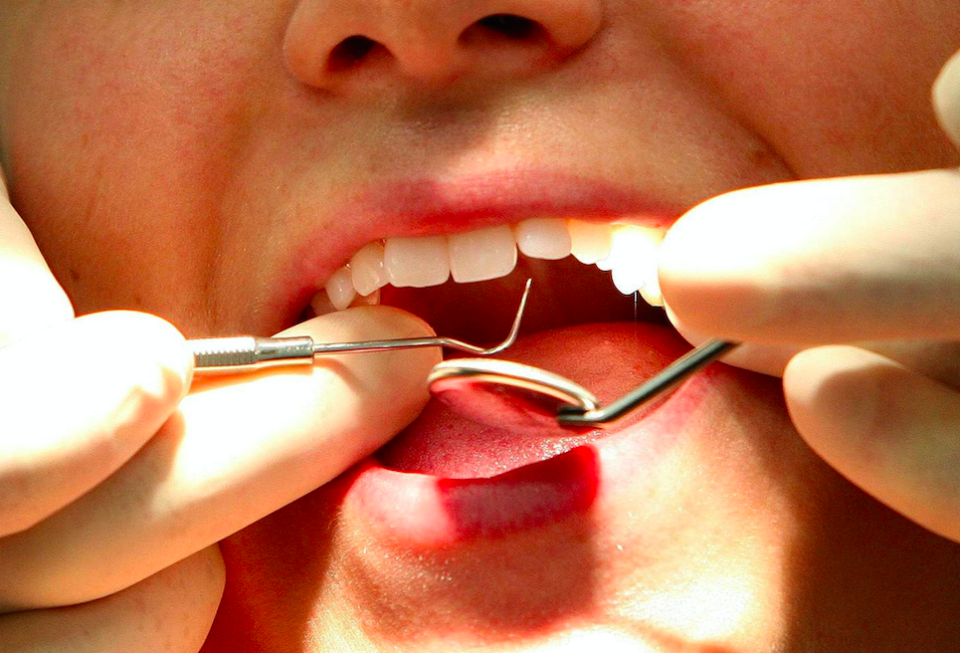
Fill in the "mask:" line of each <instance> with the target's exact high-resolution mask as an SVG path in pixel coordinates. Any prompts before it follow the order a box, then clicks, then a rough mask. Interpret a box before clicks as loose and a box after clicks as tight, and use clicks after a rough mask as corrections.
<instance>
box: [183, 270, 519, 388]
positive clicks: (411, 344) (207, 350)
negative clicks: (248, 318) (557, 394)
mask: <svg viewBox="0 0 960 653" xmlns="http://www.w3.org/2000/svg"><path fill="white" fill-rule="evenodd" d="M532 282H533V280H532V279H527V283H526V285H525V286H524V289H523V295H522V296H521V297H520V305H519V306H518V307H517V314H516V317H514V318H513V325H512V326H511V327H510V333H508V334H507V337H506V339H504V341H503V342H501V343H500V344H498V345H494V346H493V347H490V348H487V349H484V348H483V347H479V346H477V345H472V344H470V343H468V342H463V341H462V340H456V339H454V338H440V337H434V338H396V339H391V340H366V341H361V342H315V341H314V340H313V338H311V337H310V336H287V337H276V338H263V337H257V336H230V337H225V338H200V339H194V340H188V341H187V342H188V343H189V344H190V346H191V348H192V349H193V358H194V362H195V373H196V374H204V373H210V372H250V371H256V370H261V369H264V368H270V367H283V366H288V365H313V360H314V358H315V357H316V356H323V355H324V354H350V353H355V354H362V353H369V352H376V351H387V350H391V349H416V348H420V347H446V348H447V349H456V350H458V351H464V352H467V353H469V354H473V355H474V356H492V355H494V354H498V353H500V352H501V351H503V350H505V349H507V348H508V347H510V346H511V345H512V344H513V343H514V342H515V341H516V339H517V332H518V331H519V330H520V321H521V320H522V319H523V311H524V309H526V306H527V296H528V295H529V294H530V284H531V283H532Z"/></svg>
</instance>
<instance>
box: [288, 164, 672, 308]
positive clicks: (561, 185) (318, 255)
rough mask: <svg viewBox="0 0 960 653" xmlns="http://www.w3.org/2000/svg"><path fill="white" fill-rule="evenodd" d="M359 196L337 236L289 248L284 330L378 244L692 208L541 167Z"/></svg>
mask: <svg viewBox="0 0 960 653" xmlns="http://www.w3.org/2000/svg"><path fill="white" fill-rule="evenodd" d="M357 195H358V197H359V199H354V200H351V202H350V203H349V204H348V205H345V206H342V207H338V209H335V211H334V214H333V215H334V218H333V224H334V225H337V227H338V228H337V231H338V233H336V234H331V233H329V227H328V228H327V229H324V230H323V231H322V232H319V233H318V232H317V231H316V230H310V231H307V232H305V233H304V234H303V235H302V239H301V240H300V241H299V242H296V243H294V245H293V246H292V247H290V248H289V249H288V251H289V252H290V253H291V254H290V258H289V260H288V261H286V264H285V265H284V266H283V268H282V270H283V271H282V272H281V275H282V276H281V278H280V284H279V293H278V294H275V295H274V296H275V297H277V298H278V301H279V304H278V305H276V306H275V307H274V308H275V309H277V314H278V315H279V316H282V319H283V325H282V326H289V325H291V324H293V323H294V321H295V320H296V319H297V317H298V316H300V315H301V314H302V313H303V311H304V309H305V307H306V306H307V304H308V303H309V301H310V299H311V297H312V296H313V295H314V294H316V292H317V291H318V290H319V289H321V288H323V284H324V283H325V281H326V279H327V278H329V277H330V275H331V274H333V272H335V271H336V270H337V268H339V267H340V266H342V265H344V264H345V263H346V262H347V261H348V260H349V257H350V256H351V255H352V254H353V253H354V252H356V251H357V250H358V249H360V248H361V247H362V246H363V245H365V244H366V243H368V242H370V241H372V240H377V239H381V238H389V237H395V236H424V235H434V234H448V233H455V232H458V231H468V230H472V229H479V228H482V227H486V226H493V225H500V224H509V223H514V222H519V221H521V220H524V219H527V218H533V217H538V218H539V217H557V218H578V219H583V220H593V221H601V222H615V221H617V220H629V221H630V222H632V223H637V224H646V225H652V226H659V227H663V228H666V227H668V226H669V225H670V224H672V223H673V222H674V221H675V220H676V219H677V217H679V215H680V213H681V212H682V211H683V210H684V209H685V208H687V207H688V206H689V202H686V203H684V202H681V201H676V200H671V198H663V197H652V196H651V195H649V194H646V193H644V192H642V191H640V190H639V189H636V188H629V187H627V188H625V187H624V186H623V185H617V184H613V183H610V182H608V181H605V180H601V179H591V178H585V177H583V176H579V175H572V174H569V173H564V172H562V171H556V170H542V169H541V170H529V169H528V170H500V171H495V172H490V173H486V174H479V175H472V176H459V177H451V178H446V179H439V178H407V179H397V180H393V181H390V182H386V183H383V184H380V185H377V186H375V187H368V188H366V189H363V190H361V191H360V192H359V193H358V194H357ZM340 225H343V228H342V229H340V228H339V226H340Z"/></svg>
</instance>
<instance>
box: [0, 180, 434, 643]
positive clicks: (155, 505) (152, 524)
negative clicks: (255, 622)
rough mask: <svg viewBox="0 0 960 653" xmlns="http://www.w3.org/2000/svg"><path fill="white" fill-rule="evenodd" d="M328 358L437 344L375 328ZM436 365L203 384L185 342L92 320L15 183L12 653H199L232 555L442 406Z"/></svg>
mask: <svg viewBox="0 0 960 653" xmlns="http://www.w3.org/2000/svg"><path fill="white" fill-rule="evenodd" d="M291 331H292V332H293V331H295V332H296V333H306V334H309V335H311V336H313V337H314V338H317V339H320V340H337V341H340V340H365V339H374V338H392V337H409V336H423V335H429V333H430V332H429V328H428V327H427V326H426V325H425V324H423V323H422V322H420V321H419V320H417V319H416V318H414V317H412V316H410V315H408V314H406V313H402V312H400V311H395V310H392V309H388V308H380V307H375V308H364V309H355V310H351V311H347V312H345V313H338V314H335V315H331V316H327V317H324V318H318V319H315V320H311V321H310V322H309V323H307V324H304V325H300V326H299V327H297V329H296V330H291ZM437 360H439V353H438V352H437V351H433V350H414V351H405V352H394V353H384V354H377V355H375V356H352V357H340V358H334V357H330V358H327V359H324V360H323V361H321V362H320V363H319V364H318V365H316V366H314V368H312V370H308V371H300V370H298V371H293V372H274V373H271V374H266V373H264V374H260V375H257V376H252V377H234V378H221V379H219V380H217V381H215V382H205V383H204V384H202V385H201V384H195V387H194V392H193V393H192V394H191V395H190V396H187V397H185V395H186V393H187V389H188V388H189V387H190V383H191V376H192V371H193V370H192V366H193V361H192V356H191V355H190V353H189V350H188V348H187V346H186V343H185V341H184V339H183V336H181V335H180V333H179V332H178V331H177V330H176V329H175V328H174V327H172V326H171V325H170V324H168V323H167V322H164V321H163V320H161V319H159V318H156V317H153V316H150V315H146V314H142V313H132V312H108V313H98V314H93V315H89V316H85V317H81V318H78V319H75V318H74V315H73V309H72V307H71V305H70V302H69V300H68V299H67V296H66V294H65V293H64V292H63V290H62V289H61V288H60V286H59V285H58V284H57V282H56V280H55V279H54V277H53V275H52V274H51V273H50V270H49V269H48V267H47V265H46V263H45V262H44V259H43V257H42V256H41V254H40V251H39V249H38V248H37V246H36V244H35V242H34V240H33V238H32V236H31V234H30V233H29V231H28V230H27V228H26V226H25V225H24V223H23V221H22V220H21V219H20V217H19V216H18V215H17V214H16V212H15V210H14V209H13V207H12V206H11V205H10V202H9V199H8V195H7V189H6V185H5V183H4V182H3V178H2V176H0V650H2V651H11V652H12V653H16V652H17V651H26V650H30V651H34V650H70V651H74V652H76V653H84V652H87V651H90V652H91V653H92V652H94V651H96V652H97V653H111V652H119V651H153V650H160V648H161V647H162V646H165V647H166V648H163V650H167V651H174V652H175V653H188V652H189V653H193V652H195V651H197V650H199V648H200V646H201V644H202V642H203V640H204V638H205V637H206V633H207V630H208V628H209V626H210V623H211V621H212V619H213V616H214V614H215V612H216V609H217V605H218V603H219V600H220V594H221V592H222V588H223V582H224V578H223V562H222V560H221V558H220V554H219V551H218V549H217V546H216V542H217V541H218V540H220V539H222V538H224V537H226V536H228V535H230V534H231V533H234V532H236V531H237V530H239V529H241V528H243V527H244V526H246V525H248V524H250V523H252V522H254V521H256V520H257V519H259V518H260V517H263V516H264V515H266V514H268V513H270V512H272V511H274V510H276V509H278V508H280V507H282V506H283V505H286V504H287V503H290V502H291V501H293V500H295V499H297V498H299V497H300V496H303V495H304V494H306V493H308V492H310V491H311V490H313V489H315V488H317V487H319V486H320V485H322V484H324V483H326V482H327V481H329V480H330V479H332V478H334V477H335V476H337V475H338V474H340V473H341V472H342V471H343V470H345V469H346V468H348V467H349V466H350V465H352V464H353V463H355V462H357V461H358V460H360V459H361V458H363V457H364V456H365V455H367V454H369V453H370V452H372V451H373V450H375V449H376V448H378V447H379V446H380V445H381V444H382V443H383V442H385V441H386V440H388V439H389V438H390V437H392V436H393V435H394V434H395V433H396V432H398V431H399V430H400V429H402V428H403V427H404V426H405V425H406V424H407V423H409V422H410V421H411V420H412V419H413V418H414V417H415V416H416V414H417V413H418V412H419V410H420V408H421V407H422V405H423V403H424V402H425V401H426V388H425V383H424V379H426V376H427V373H428V371H429V369H430V367H431V366H432V365H433V364H434V363H435V362H437Z"/></svg>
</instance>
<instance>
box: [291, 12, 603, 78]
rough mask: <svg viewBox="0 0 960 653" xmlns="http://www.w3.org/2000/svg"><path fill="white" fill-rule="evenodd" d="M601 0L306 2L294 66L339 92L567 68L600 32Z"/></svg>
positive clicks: (298, 19) (295, 23) (296, 33)
mask: <svg viewBox="0 0 960 653" xmlns="http://www.w3.org/2000/svg"><path fill="white" fill-rule="evenodd" d="M602 2H603V0H300V2H299V3H298V4H297V6H296V8H295V10H294V12H293V15H292V17H291V19H290V21H289V23H288V26H287V30H286V33H285V35H284V42H283V54H284V60H285V63H286V66H287V68H288V69H289V70H290V71H291V73H292V74H293V75H294V76H295V77H296V78H298V79H299V80H300V81H301V82H303V83H305V84H307V85H310V86H313V87H317V88H320V89H324V90H327V91H332V92H335V93H336V92H340V93H350V92H359V91H362V90H363V89H368V90H369V89H374V88H376V89H382V87H383V83H384V82H394V83H396V82H397V81H398V80H405V81H407V82H414V83H420V84H447V83H451V82H454V81H458V80H463V79H464V78H467V79H481V80H485V81H503V80H506V79H508V78H511V77H521V76H526V75H531V74H536V73H537V72H539V71H542V70H547V69H550V68H552V67H555V66H558V65H560V64H561V63H562V62H563V61H564V60H566V59H567V58H569V57H571V56H572V55H574V54H575V53H576V52H578V51H580V50H581V49H582V48H583V47H584V46H585V45H586V44H587V43H589V42H590V41H591V40H592V39H593V38H594V37H595V35H596V34H597V31H598V30H599V28H600V24H601V21H602V6H601V3H602Z"/></svg>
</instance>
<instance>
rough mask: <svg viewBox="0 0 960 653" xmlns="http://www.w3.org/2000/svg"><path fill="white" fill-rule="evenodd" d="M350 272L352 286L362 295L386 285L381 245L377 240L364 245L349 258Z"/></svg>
mask: <svg viewBox="0 0 960 653" xmlns="http://www.w3.org/2000/svg"><path fill="white" fill-rule="evenodd" d="M350 274H351V275H352V278H353V287H354V288H356V290H357V293H359V294H361V295H363V296H364V297H366V296H367V295H369V294H371V293H373V292H374V291H375V290H379V289H380V288H382V287H384V286H385V285H387V275H386V272H385V271H384V269H383V245H381V244H380V243H377V242H373V243H367V244H366V245H364V246H363V248H362V249H361V250H360V251H359V252H357V253H356V254H354V255H353V258H352V259H350Z"/></svg>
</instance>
